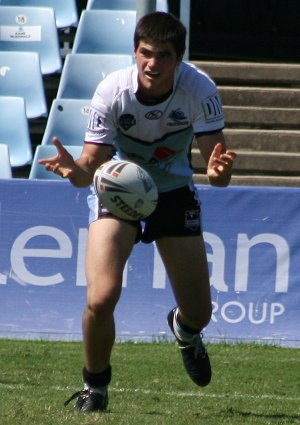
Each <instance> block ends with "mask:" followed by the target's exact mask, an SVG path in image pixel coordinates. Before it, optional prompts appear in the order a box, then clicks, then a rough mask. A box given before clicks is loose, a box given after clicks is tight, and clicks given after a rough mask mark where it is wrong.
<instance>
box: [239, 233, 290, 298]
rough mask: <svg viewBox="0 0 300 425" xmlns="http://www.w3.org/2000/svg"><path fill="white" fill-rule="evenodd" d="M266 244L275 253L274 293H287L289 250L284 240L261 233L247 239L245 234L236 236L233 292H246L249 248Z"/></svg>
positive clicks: (273, 235)
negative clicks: (272, 247)
mask: <svg viewBox="0 0 300 425" xmlns="http://www.w3.org/2000/svg"><path fill="white" fill-rule="evenodd" d="M261 243H267V244H270V245H272V246H274V248H275V252H276V275H275V276H276V279H275V292H287V291H288V284H289V268H290V249H289V246H288V244H287V242H286V240H285V239H284V238H283V237H281V236H279V235H275V234H274V233H262V234H260V235H257V236H255V237H253V238H252V239H249V238H248V236H247V235H246V234H245V233H240V234H238V238H237V250H236V262H235V290H236V291H241V292H242V291H247V289H248V274H249V253H250V248H252V247H254V246H255V245H257V244H261Z"/></svg>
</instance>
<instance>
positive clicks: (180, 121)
mask: <svg viewBox="0 0 300 425" xmlns="http://www.w3.org/2000/svg"><path fill="white" fill-rule="evenodd" d="M168 118H169V119H170V120H172V122H168V123H167V125H168V126H174V125H188V124H189V122H188V121H187V117H186V116H185V115H184V112H183V111H182V110H181V109H180V108H178V109H175V110H174V111H171V112H170V113H169V115H168Z"/></svg>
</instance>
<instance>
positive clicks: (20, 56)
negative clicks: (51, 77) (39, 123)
mask: <svg viewBox="0 0 300 425" xmlns="http://www.w3.org/2000/svg"><path fill="white" fill-rule="evenodd" d="M0 96H17V97H23V98H24V100H25V108H26V116H27V118H29V119H30V118H37V117H41V116H47V113H48V108H47V102H46V95H45V88H44V83H43V78H42V74H41V68H40V61H39V55H38V53H35V52H1V51H0Z"/></svg>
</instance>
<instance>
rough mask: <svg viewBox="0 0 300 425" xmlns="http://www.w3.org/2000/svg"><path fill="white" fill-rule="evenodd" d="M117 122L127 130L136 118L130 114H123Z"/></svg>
mask: <svg viewBox="0 0 300 425" xmlns="http://www.w3.org/2000/svg"><path fill="white" fill-rule="evenodd" d="M118 123H119V126H120V127H122V128H123V129H124V130H129V129H130V128H131V127H133V126H134V125H136V119H135V117H134V116H133V115H131V114H124V115H121V116H120V117H119V120H118Z"/></svg>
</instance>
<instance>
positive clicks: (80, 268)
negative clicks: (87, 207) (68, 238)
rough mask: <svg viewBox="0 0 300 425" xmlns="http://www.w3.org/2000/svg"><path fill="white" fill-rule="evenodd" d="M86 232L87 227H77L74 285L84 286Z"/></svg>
mask: <svg viewBox="0 0 300 425" xmlns="http://www.w3.org/2000/svg"><path fill="white" fill-rule="evenodd" d="M87 234H88V231H87V229H79V232H78V250H77V265H76V286H86V278H85V248H86V241H87Z"/></svg>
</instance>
